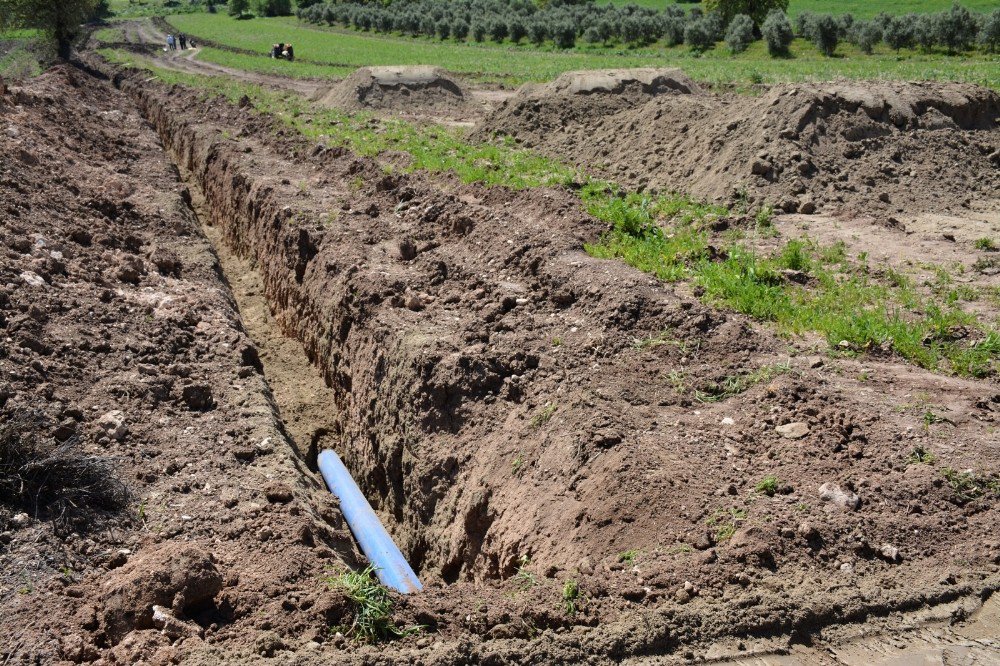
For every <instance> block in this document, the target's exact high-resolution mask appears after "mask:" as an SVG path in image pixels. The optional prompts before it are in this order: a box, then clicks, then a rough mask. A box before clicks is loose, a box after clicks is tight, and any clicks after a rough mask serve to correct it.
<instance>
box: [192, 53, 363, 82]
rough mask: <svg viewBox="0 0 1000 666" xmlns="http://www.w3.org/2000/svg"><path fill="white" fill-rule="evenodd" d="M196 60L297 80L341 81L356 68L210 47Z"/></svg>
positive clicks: (199, 54)
mask: <svg viewBox="0 0 1000 666" xmlns="http://www.w3.org/2000/svg"><path fill="white" fill-rule="evenodd" d="M195 59H196V60H202V61H204V62H210V63H213V64H216V65H222V66H223V67H232V68H233V69H240V70H243V71H247V72H256V73H258V74H270V75H272V76H290V77H292V78H296V79H340V78H343V77H345V76H347V75H348V74H350V73H351V72H353V71H354V69H355V68H354V67H339V66H337V65H317V64H315V63H311V62H302V61H301V60H296V61H293V62H288V61H287V60H275V59H273V58H269V57H267V56H252V55H247V54H244V53H235V52H233V51H226V50H223V49H215V48H210V47H202V49H201V50H200V51H199V52H198V55H197V56H196V57H195Z"/></svg>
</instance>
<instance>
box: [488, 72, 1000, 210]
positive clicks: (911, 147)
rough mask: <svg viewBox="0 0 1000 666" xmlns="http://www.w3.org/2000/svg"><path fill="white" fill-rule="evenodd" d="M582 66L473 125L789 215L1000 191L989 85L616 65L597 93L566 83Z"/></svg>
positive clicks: (949, 205) (637, 177) (918, 204)
mask: <svg viewBox="0 0 1000 666" xmlns="http://www.w3.org/2000/svg"><path fill="white" fill-rule="evenodd" d="M585 76H586V77H591V78H593V77H595V76H598V75H597V74H594V73H569V74H564V75H563V76H562V77H560V79H558V80H556V81H555V82H553V83H551V84H546V85H543V86H525V87H524V88H523V89H522V90H521V91H519V93H518V94H517V95H515V96H514V97H512V98H511V99H509V100H508V101H507V102H506V103H504V104H503V105H501V106H500V107H499V108H498V109H497V110H496V111H495V112H494V113H493V114H492V115H491V116H489V117H488V118H486V119H485V120H484V121H482V122H481V123H480V124H479V125H478V126H477V130H476V133H475V135H476V136H477V137H479V138H482V139H487V138H489V137H491V136H493V135H495V134H499V135H510V136H513V137H515V138H516V139H517V140H519V141H520V142H521V143H523V144H524V145H526V146H530V147H533V148H536V149H538V150H541V151H543V152H545V153H547V154H549V155H553V156H556V157H558V158H560V159H568V160H570V161H572V162H574V163H576V164H579V165H581V166H584V167H585V168H587V169H588V170H590V171H591V172H594V173H597V174H601V175H604V176H606V177H609V178H610V179H612V180H614V181H615V182H619V183H621V184H623V185H626V186H629V187H632V188H650V189H654V190H665V191H673V190H677V191H683V192H685V193H688V194H691V195H693V196H696V197H700V198H705V199H711V200H717V201H726V202H731V201H736V200H737V199H738V198H739V197H741V196H743V195H742V194H741V192H745V193H746V195H748V196H749V200H750V201H751V202H757V203H769V204H772V205H774V206H776V207H779V208H780V209H782V210H784V211H785V212H796V211H799V212H804V213H811V212H813V211H814V210H823V211H826V212H829V213H832V214H858V213H861V214H867V215H870V216H873V217H877V218H879V219H880V221H882V222H887V223H890V224H894V223H893V222H892V221H891V219H890V218H894V217H897V218H898V217H899V216H900V215H903V214H906V215H909V214H911V213H918V212H921V211H934V212H942V211H947V210H960V209H961V208H962V207H967V206H968V205H969V203H970V201H973V200H983V199H997V198H998V196H1000V195H998V192H1000V95H998V94H997V93H996V92H994V91H991V90H988V89H985V88H981V87H977V86H974V85H967V84H944V83H889V82H885V83H882V82H880V83H822V84H800V85H779V86H772V87H770V88H767V89H764V90H762V91H761V93H760V95H759V96H757V97H747V96H745V95H735V94H711V93H705V92H700V91H698V90H697V88H695V87H693V86H691V85H686V86H669V87H666V88H665V89H664V90H662V91H653V90H646V89H644V88H641V87H640V86H637V85H635V84H629V83H628V80H629V78H630V75H628V73H627V72H625V73H624V74H623V73H622V72H618V71H612V72H608V73H605V74H600V76H601V77H603V78H605V79H607V80H608V81H609V83H606V84H605V85H603V86H601V87H600V88H599V89H596V90H591V89H590V88H588V87H587V86H582V87H579V86H578V87H574V86H571V85H568V84H569V82H570V81H572V80H574V79H581V78H584V77H585ZM670 76H671V78H676V79H680V80H681V81H683V80H684V79H683V78H681V76H678V75H676V74H673V75H670ZM616 80H617V81H620V83H617V84H615V83H614V82H615V81H616ZM657 93H659V94H657ZM678 93H681V94H678ZM683 93H688V94H683Z"/></svg>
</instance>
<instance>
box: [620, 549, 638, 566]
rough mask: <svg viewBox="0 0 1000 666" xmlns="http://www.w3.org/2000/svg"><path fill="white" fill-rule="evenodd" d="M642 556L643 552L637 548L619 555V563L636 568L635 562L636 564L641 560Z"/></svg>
mask: <svg viewBox="0 0 1000 666" xmlns="http://www.w3.org/2000/svg"><path fill="white" fill-rule="evenodd" d="M640 555H642V551H641V550H637V549H635V548H632V549H630V550H626V551H625V552H624V553H618V561H619V562H624V563H625V564H627V565H629V566H630V567H631V566H635V562H636V560H638V559H639V556H640Z"/></svg>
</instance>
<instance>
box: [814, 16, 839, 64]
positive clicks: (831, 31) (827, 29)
mask: <svg viewBox="0 0 1000 666" xmlns="http://www.w3.org/2000/svg"><path fill="white" fill-rule="evenodd" d="M811 32H812V40H813V43H814V44H816V48H817V49H819V52H820V53H822V54H823V55H825V56H827V57H830V56H832V55H833V52H834V51H836V50H837V42H838V41H839V40H840V27H839V26H838V25H837V21H836V20H834V18H833V17H832V16H830V15H829V14H823V15H822V16H817V17H816V20H815V21H813V22H812V30H811Z"/></svg>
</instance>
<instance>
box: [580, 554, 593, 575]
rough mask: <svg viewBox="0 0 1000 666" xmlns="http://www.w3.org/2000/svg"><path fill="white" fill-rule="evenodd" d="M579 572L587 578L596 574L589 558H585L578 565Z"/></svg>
mask: <svg viewBox="0 0 1000 666" xmlns="http://www.w3.org/2000/svg"><path fill="white" fill-rule="evenodd" d="M576 569H577V571H579V572H580V573H581V574H583V575H585V576H589V575H590V574H592V573H594V565H593V563H592V562H591V561H590V558H589V557H584V558H582V559H581V560H580V562H579V564H577V565H576Z"/></svg>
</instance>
